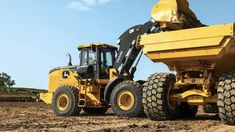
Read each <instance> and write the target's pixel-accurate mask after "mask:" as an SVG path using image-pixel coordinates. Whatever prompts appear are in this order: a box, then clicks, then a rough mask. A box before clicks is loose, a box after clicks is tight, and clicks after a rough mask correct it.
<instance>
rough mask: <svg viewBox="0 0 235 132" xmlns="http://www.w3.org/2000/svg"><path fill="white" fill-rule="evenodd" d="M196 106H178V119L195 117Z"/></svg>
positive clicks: (183, 104)
mask: <svg viewBox="0 0 235 132" xmlns="http://www.w3.org/2000/svg"><path fill="white" fill-rule="evenodd" d="M197 111H198V106H190V105H188V103H181V104H180V118H194V117H195V116H196V115H197Z"/></svg>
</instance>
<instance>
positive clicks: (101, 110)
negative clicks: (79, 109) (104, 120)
mask: <svg viewBox="0 0 235 132" xmlns="http://www.w3.org/2000/svg"><path fill="white" fill-rule="evenodd" d="M107 110H108V108H83V111H84V112H85V113H86V114H88V115H104V114H105V113H106V112H107Z"/></svg>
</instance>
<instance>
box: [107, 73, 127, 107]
mask: <svg viewBox="0 0 235 132" xmlns="http://www.w3.org/2000/svg"><path fill="white" fill-rule="evenodd" d="M122 81H124V78H122V77H118V78H116V79H114V80H112V81H110V82H109V83H108V84H107V85H106V87H105V89H104V101H105V102H106V103H109V101H110V95H111V93H112V91H113V89H114V87H115V86H116V85H117V84H118V83H120V82H122Z"/></svg>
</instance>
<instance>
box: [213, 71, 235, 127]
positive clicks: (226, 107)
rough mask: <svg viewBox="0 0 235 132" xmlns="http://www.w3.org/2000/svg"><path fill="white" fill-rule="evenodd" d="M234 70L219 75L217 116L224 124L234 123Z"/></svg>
mask: <svg viewBox="0 0 235 132" xmlns="http://www.w3.org/2000/svg"><path fill="white" fill-rule="evenodd" d="M234 78H235V71H231V72H226V73H224V74H223V75H222V76H221V77H220V82H219V86H218V89H217V93H218V102H217V106H218V107H219V116H220V118H221V119H222V121H223V122H224V123H225V124H228V125H235V80H234Z"/></svg>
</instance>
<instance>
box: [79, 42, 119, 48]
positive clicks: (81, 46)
mask: <svg viewBox="0 0 235 132" xmlns="http://www.w3.org/2000/svg"><path fill="white" fill-rule="evenodd" d="M92 46H95V47H107V48H111V49H117V47H115V46H112V45H109V44H104V43H90V44H83V45H78V46H77V48H78V49H84V48H90V47H92Z"/></svg>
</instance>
